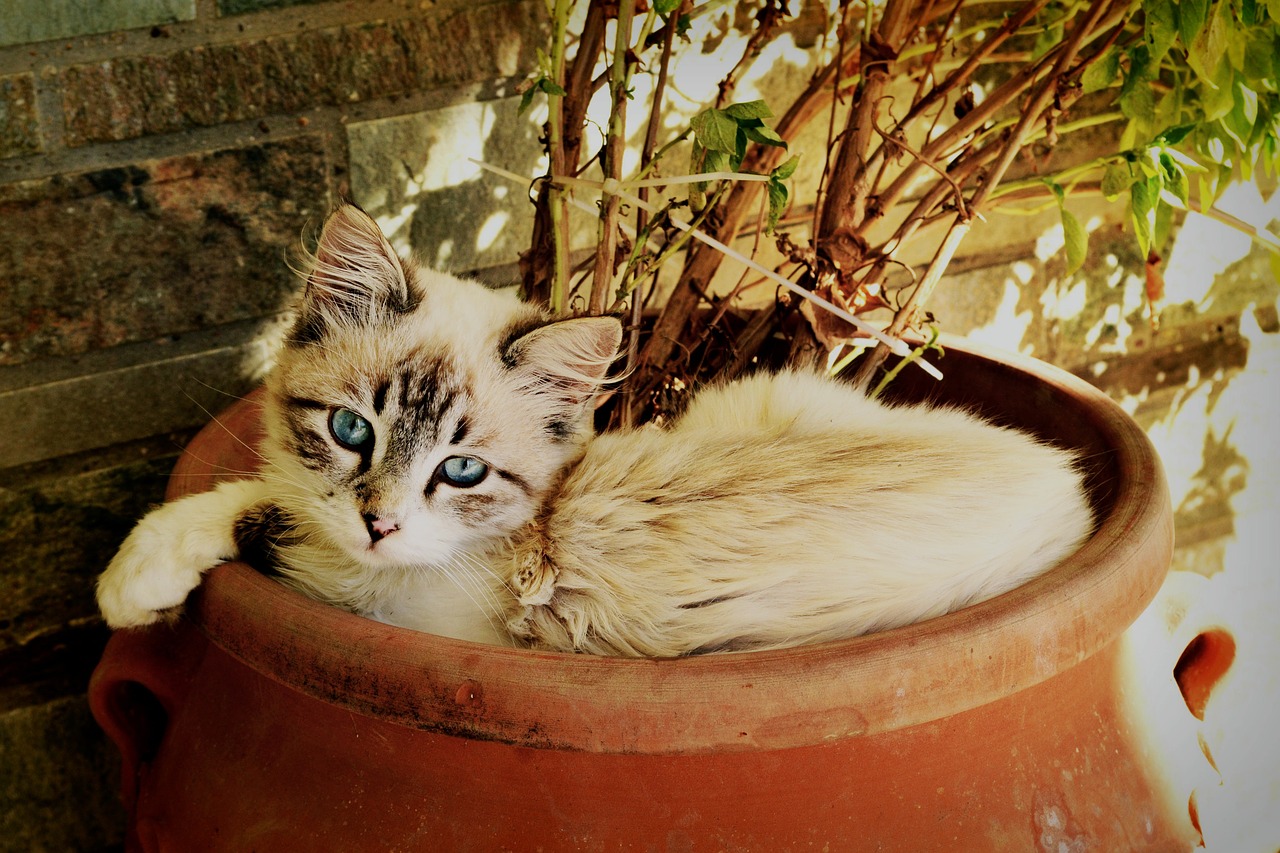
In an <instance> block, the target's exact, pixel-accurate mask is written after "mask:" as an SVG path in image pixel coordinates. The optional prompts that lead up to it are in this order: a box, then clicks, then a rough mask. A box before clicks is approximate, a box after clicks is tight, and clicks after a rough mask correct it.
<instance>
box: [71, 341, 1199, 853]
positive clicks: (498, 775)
mask: <svg viewBox="0 0 1280 853" xmlns="http://www.w3.org/2000/svg"><path fill="white" fill-rule="evenodd" d="M942 364H943V367H944V369H945V370H946V372H947V374H948V376H947V379H946V381H945V382H943V383H941V384H936V385H935V384H933V383H932V380H928V379H927V378H923V375H921V377H919V378H917V377H909V376H904V377H901V378H900V383H899V387H898V390H897V393H899V394H901V395H905V396H907V397H916V398H918V397H921V396H923V395H925V394H927V395H929V396H931V397H934V398H937V399H939V400H943V401H948V402H960V403H964V404H966V405H972V406H976V407H977V408H979V409H981V410H982V411H984V412H987V413H988V414H990V415H991V416H993V417H995V418H996V419H998V420H1000V421H1003V422H1007V423H1013V424H1018V425H1022V426H1025V427H1027V428H1030V429H1032V430H1034V431H1035V432H1037V433H1040V434H1042V435H1044V436H1046V437H1049V438H1051V439H1053V440H1055V441H1059V442H1061V443H1063V444H1066V445H1070V446H1073V447H1080V448H1083V449H1085V451H1086V453H1087V458H1088V464H1089V466H1090V469H1091V476H1090V479H1089V483H1090V486H1091V488H1092V490H1093V497H1094V500H1095V503H1096V506H1097V510H1098V513H1099V516H1100V518H1101V525H1100V527H1099V529H1098V532H1097V535H1096V536H1094V537H1093V539H1092V540H1091V541H1089V542H1088V543H1087V544H1086V545H1085V546H1084V547H1083V548H1082V549H1081V550H1080V551H1079V552H1078V553H1077V554H1075V555H1074V556H1072V557H1071V558H1070V559H1069V560H1068V561H1066V562H1065V563H1064V564H1063V565H1062V566H1060V567H1059V568H1057V569H1055V570H1053V571H1052V572H1050V573H1048V574H1047V575H1045V576H1043V577H1041V578H1039V579H1037V580H1036V581H1034V582H1033V583H1030V584H1028V585H1026V586H1025V587H1022V588H1020V589H1017V590H1014V591H1013V592H1010V593H1008V594H1006V595H1003V596H1001V597H999V598H997V599H993V600H991V601H988V602H985V603H982V604H979V605H977V606H974V607H971V608H967V609H965V610H963V611H960V612H957V613H953V614H950V615H947V616H944V617H941V618H937V619H932V620H929V621H927V622H925V623H921V624H919V625H915V626H910V627H907V628H902V629H897V630H892V631H887V632H884V633H881V634H877V635H872V636H867V637H861V638H857V639H852V640H847V641H842V642H835V643H827V644H822V645H815V646H810V647H805V648H797V649H792V650H787V651H781V652H763V653H750V654H734V655H720V656H707V657H700V658H689V659H681V660H617V659H604V658H594V657H588V656H574V655H559V654H544V653H536V652H528V651H522V650H510V649H499V648H490V647H485V646H479V645H473V644H469V643H465V642H460V641H453V640H448V639H443V638H439V637H435V636H430V635H426V634H420V633H416V632H412V631H406V630H401V629H397V628H392V627H388V626H386V625H381V624H378V623H375V622H371V621H367V620H364V619H361V618H358V617H356V616H353V615H351V614H348V613H345V612H343V611H340V610H337V609H334V608H330V607H326V606H322V605H319V604H316V603H313V602H311V601H309V600H306V599H305V598H303V597H301V596H299V595H298V594H296V593H294V592H292V591H290V590H287V589H285V588H284V587H282V586H279V585H277V584H276V583H274V582H272V581H270V580H268V579H266V578H264V577H262V576H260V575H258V574H256V573H255V572H254V571H253V570H251V569H250V568H248V567H247V566H245V565H242V564H229V565H225V566H222V567H219V568H218V569H216V570H214V571H213V572H211V573H210V574H209V577H208V580H207V581H206V583H205V584H204V586H203V587H202V588H201V589H200V591H199V592H198V593H196V594H195V595H194V596H193V597H192V600H191V601H190V602H189V606H188V609H187V614H186V616H185V617H184V618H182V619H181V620H180V621H179V622H178V623H177V624H176V625H175V626H172V627H168V626H161V627H155V628H151V629H148V630H142V631H123V632H118V633H117V634H116V635H115V636H114V637H113V638H112V639H111V642H110V644H109V646H108V648H107V651H106V653H105V654H104V656H103V660H102V663H101V664H100V665H99V667H98V669H97V671H96V672H95V674H94V678H93V683H92V685H91V689H90V700H91V703H92V707H93V711H94V714H95V715H96V717H97V719H98V720H99V722H100V723H101V725H102V726H103V727H104V728H105V729H106V730H107V732H108V733H109V734H110V735H111V737H112V738H113V739H114V740H115V742H116V743H117V744H118V746H119V748H120V750H121V753H122V754H123V756H124V776H123V789H124V790H123V793H124V799H125V802H126V804H127V806H128V809H129V814H130V816H131V830H130V844H131V845H132V847H133V849H140V850H259V851H262V850H290V851H293V850H305V849H326V850H344V851H347V850H392V849H396V850H410V849H412V850H450V851H461V850H535V849H542V850H562V849H575V850H576V849H582V850H609V849H620V848H627V849H631V848H635V849H653V850H757V851H782V850H823V849H826V850H850V849H852V850H911V851H917V850H928V849H940V850H987V849H1009V850H1018V851H1024V850H1039V849H1045V850H1054V851H1058V850H1063V851H1074V850H1084V849H1086V848H1087V849H1090V850H1121V849H1123V850H1160V851H1168V850H1174V849H1185V848H1187V847H1189V846H1191V844H1192V843H1193V841H1194V840H1195V838H1196V835H1195V832H1194V830H1193V828H1192V827H1191V825H1190V822H1189V820H1188V817H1187V812H1186V805H1185V802H1186V801H1185V799H1183V800H1182V805H1181V807H1180V808H1179V805H1178V803H1177V802H1176V801H1173V800H1172V798H1171V796H1170V795H1169V794H1168V792H1167V791H1166V787H1167V786H1166V785H1165V784H1164V781H1163V780H1162V779H1160V778H1159V773H1158V772H1156V771H1154V769H1153V768H1152V767H1150V766H1149V763H1148V761H1147V759H1146V757H1145V754H1144V747H1143V746H1142V743H1143V738H1142V737H1141V735H1142V733H1141V732H1140V731H1138V730H1137V726H1138V723H1137V722H1136V721H1135V720H1133V719H1132V718H1131V717H1130V716H1128V715H1127V711H1126V708H1127V703H1126V702H1125V701H1124V695H1123V694H1124V691H1125V689H1126V684H1125V682H1124V680H1123V678H1122V674H1121V671H1120V668H1119V664H1118V661H1119V659H1120V657H1121V652H1120V648H1121V643H1120V642H1119V640H1120V638H1121V637H1122V635H1123V633H1124V632H1125V630H1126V628H1127V627H1128V626H1129V625H1130V624H1131V623H1132V622H1133V621H1134V619H1135V618H1136V617H1137V616H1138V615H1139V613H1140V612H1141V611H1142V610H1143V608H1144V606H1145V605H1146V604H1147V602H1148V601H1149V600H1150V599H1151V598H1152V596H1153V595H1154V594H1155V593H1156V591H1157V589H1158V587H1159V586H1160V583H1161V580H1162V579H1163V578H1164V576H1165V572H1166V570H1167V567H1168V564H1169V561H1170V554H1171V548H1172V527H1171V515H1170V508H1169V499H1168V493H1167V489H1166V486H1165V482H1164V478H1163V474H1162V471H1161V468H1160V465H1159V462H1158V461H1157V459H1156V457H1155V455H1154V452H1153V450H1152V448H1151V446H1150V444H1149V443H1148V441H1147V439H1146V437H1145V436H1144V435H1143V433H1142V432H1141V431H1140V430H1139V428H1138V427H1137V426H1136V425H1135V424H1134V423H1133V421H1132V420H1131V419H1130V418H1129V417H1128V416H1126V415H1125V414H1124V413H1123V412H1122V411H1121V410H1120V409H1119V408H1118V407H1117V406H1116V405H1115V404H1113V403H1112V402H1111V401H1110V400H1109V399H1107V398H1106V397H1105V396H1104V395H1102V394H1101V393H1099V392H1098V391H1096V390H1094V389H1093V388H1092V387H1090V386H1088V385H1087V384H1085V383H1084V382H1081V381H1079V380H1077V379H1075V378H1074V377H1072V376H1070V375H1068V374H1066V373H1064V372H1062V371H1059V370H1057V369H1054V368H1051V367H1049V366H1046V365H1044V364H1041V363H1038V362H1034V361H1031V360H1026V359H1012V360H1011V359H1009V358H1008V357H1007V356H1004V355H1001V356H1000V357H999V358H996V357H993V356H991V355H990V354H984V353H981V352H978V351H977V350H975V349H974V348H972V347H966V348H963V349H962V348H960V347H959V346H956V345H954V344H953V345H952V346H950V347H949V348H948V354H947V357H946V359H945V360H944V362H943V363H942ZM911 372H913V373H919V372H918V371H911ZM256 418H257V413H256V401H255V399H252V398H251V399H250V400H248V401H245V402H243V403H240V404H238V405H236V406H234V407H233V408H232V409H231V411H230V412H229V413H228V414H227V415H225V416H223V417H222V418H221V423H222V426H212V427H210V428H209V429H206V430H205V431H204V432H203V433H202V434H201V435H200V436H199V437H198V438H197V439H196V440H195V441H194V442H193V443H192V445H191V447H190V448H188V450H187V453H186V454H185V455H184V457H183V459H182V461H181V462H180V463H179V465H178V468H177V470H176V471H175V472H174V476H173V480H172V486H171V490H170V494H171V496H173V495H177V494H182V493H186V492H190V491H195V490H199V489H204V488H207V487H208V486H209V485H210V484H211V483H212V482H214V481H215V480H216V479H217V478H218V477H220V476H222V472H225V471H243V470H245V469H246V467H247V466H249V465H250V464H251V459H252V457H251V454H250V453H249V451H248V450H247V449H246V447H245V446H244V445H243V444H242V443H241V438H244V439H247V440H248V441H249V442H250V443H252V441H253V440H255V436H256V435H257V433H256V429H257V426H256ZM224 427H225V428H229V430H230V433H235V434H236V435H232V434H230V433H228V432H227V431H226V429H224Z"/></svg>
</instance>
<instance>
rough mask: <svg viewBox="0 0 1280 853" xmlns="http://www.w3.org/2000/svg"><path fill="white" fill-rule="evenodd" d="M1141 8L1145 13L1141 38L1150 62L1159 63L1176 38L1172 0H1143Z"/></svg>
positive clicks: (1176, 18)
mask: <svg viewBox="0 0 1280 853" xmlns="http://www.w3.org/2000/svg"><path fill="white" fill-rule="evenodd" d="M1142 10H1143V12H1144V13H1145V15H1146V22H1145V25H1144V29H1143V38H1144V39H1145V40H1146V42H1147V50H1149V51H1150V53H1151V62H1152V64H1159V62H1160V60H1161V59H1163V58H1164V55H1165V53H1167V52H1168V50H1169V48H1170V47H1171V46H1173V43H1174V41H1176V40H1177V38H1178V16H1177V13H1176V12H1175V11H1174V6H1173V2H1172V0H1145V2H1144V3H1143V4H1142Z"/></svg>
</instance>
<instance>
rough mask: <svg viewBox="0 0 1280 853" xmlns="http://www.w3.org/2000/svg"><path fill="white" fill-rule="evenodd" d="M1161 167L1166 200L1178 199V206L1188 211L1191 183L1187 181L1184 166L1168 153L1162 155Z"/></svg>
mask: <svg viewBox="0 0 1280 853" xmlns="http://www.w3.org/2000/svg"><path fill="white" fill-rule="evenodd" d="M1160 165H1161V167H1162V168H1163V169H1164V191H1165V195H1166V198H1167V197H1170V196H1172V197H1173V198H1174V199H1177V201H1178V205H1179V206H1180V207H1181V208H1182V209H1183V210H1186V209H1187V206H1188V204H1189V203H1190V202H1189V197H1190V194H1191V187H1190V182H1189V181H1188V180H1187V173H1186V172H1184V171H1183V170H1182V166H1181V165H1179V164H1178V162H1177V161H1176V160H1174V159H1173V157H1171V156H1170V155H1169V153H1168V152H1167V151H1164V152H1161V154H1160Z"/></svg>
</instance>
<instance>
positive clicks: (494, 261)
mask: <svg viewBox="0 0 1280 853" xmlns="http://www.w3.org/2000/svg"><path fill="white" fill-rule="evenodd" d="M518 106H519V99H518V98H508V99H504V100H498V101H487V102H483V103H471V104H462V105H460V106H455V107H448V108H445V109H440V110H434V111H432V112H427V113H417V114H415V115H410V116H399V117H396V118H388V119H379V120H377V121H370V122H363V123H360V124H352V125H351V126H350V127H349V128H348V134H349V139H350V145H351V193H352V197H353V199H354V201H355V202H356V203H357V204H359V205H360V206H361V207H363V208H364V209H365V210H367V211H368V212H369V213H370V214H371V215H372V216H374V217H375V218H376V219H377V220H378V224H379V225H381V226H382V228H383V230H384V231H385V232H386V233H387V235H388V237H389V238H390V239H391V242H392V244H393V245H394V246H395V247H396V249H397V250H398V251H400V252H402V253H408V252H410V251H412V252H414V253H416V254H417V255H418V257H419V259H421V260H422V261H423V262H424V263H426V264H428V265H429V266H432V267H435V268H437V269H442V270H446V271H450V272H463V271H469V270H476V269H481V268H485V267H493V266H498V265H502V264H508V263H510V262H512V261H514V260H515V259H516V257H517V255H518V254H519V253H520V252H521V251H523V250H524V249H525V248H527V247H528V245H529V240H530V228H531V224H532V213H533V206H532V205H531V204H530V202H529V200H528V198H527V197H526V196H525V192H524V189H523V188H521V187H519V186H517V185H515V184H512V183H510V182H508V181H505V180H503V179H502V178H500V177H497V176H495V175H492V174H490V173H488V172H484V171H482V170H481V169H480V167H479V166H476V165H475V164H474V163H471V162H470V161H469V159H468V158H473V159H477V160H484V161H485V162H492V163H497V164H501V165H502V166H503V168H506V169H509V170H511V171H513V172H516V173H518V174H522V175H528V176H529V177H530V179H532V178H534V177H536V176H537V175H538V174H540V173H541V172H542V171H544V169H545V166H544V165H542V163H543V162H544V159H543V158H542V157H541V153H540V152H541V148H540V145H539V143H538V137H539V135H540V134H541V121H542V120H543V119H544V117H545V109H543V110H538V109H530V110H527V111H525V112H524V113H523V114H520V115H518V114H517V110H518ZM540 113H542V114H540Z"/></svg>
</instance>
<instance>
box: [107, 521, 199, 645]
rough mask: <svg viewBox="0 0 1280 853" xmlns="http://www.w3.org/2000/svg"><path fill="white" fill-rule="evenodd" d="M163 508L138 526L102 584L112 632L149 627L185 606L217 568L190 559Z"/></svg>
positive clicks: (178, 533)
mask: <svg viewBox="0 0 1280 853" xmlns="http://www.w3.org/2000/svg"><path fill="white" fill-rule="evenodd" d="M168 509H169V507H162V508H161V509H159V510H156V511H155V512H154V513H152V514H151V515H149V516H147V517H146V518H144V519H143V520H142V521H141V522H139V524H138V526H137V527H135V528H134V529H133V532H132V533H130V534H129V537H128V538H127V539H125V541H124V544H123V545H121V546H120V550H119V551H118V552H117V553H116V555H115V557H114V558H113V559H112V560H111V563H110V565H108V566H107V570H106V571H105V572H103V573H102V577H100V578H99V579H98V608H99V609H100V610H101V611H102V616H103V618H104V619H106V622H107V625H109V626H110V627H112V628H133V627H137V626H140V625H150V624H151V623H152V622H156V621H158V620H159V619H161V618H162V616H163V615H164V613H165V611H171V610H172V609H173V608H175V607H177V606H179V605H180V604H182V602H184V601H186V598H187V596H188V595H189V594H190V593H191V591H192V590H193V589H195V588H196V587H197V586H199V585H200V576H201V575H202V574H203V573H204V572H205V570H207V569H209V568H211V567H212V566H213V565H215V564H216V562H217V561H216V560H215V561H213V562H210V561H209V559H208V558H207V556H204V555H194V554H190V553H187V550H188V549H185V548H184V547H183V545H182V540H183V538H184V537H183V535H182V531H181V530H176V529H174V528H173V524H172V522H173V521H175V520H176V519H174V518H173V517H172V515H173V514H171V513H170V514H168V515H167V516H166V510H168Z"/></svg>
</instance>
